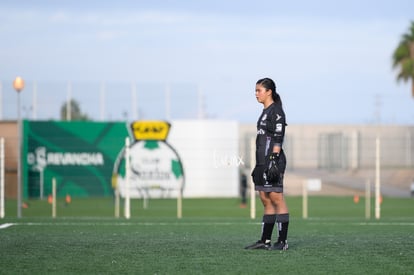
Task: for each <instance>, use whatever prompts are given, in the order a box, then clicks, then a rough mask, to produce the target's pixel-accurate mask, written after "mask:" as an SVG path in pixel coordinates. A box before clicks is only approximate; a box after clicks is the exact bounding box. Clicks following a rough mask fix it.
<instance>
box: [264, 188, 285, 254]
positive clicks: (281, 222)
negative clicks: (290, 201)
mask: <svg viewBox="0 0 414 275" xmlns="http://www.w3.org/2000/svg"><path fill="white" fill-rule="evenodd" d="M269 197H270V199H271V201H272V203H273V205H274V206H275V208H276V221H277V230H278V233H279V237H278V240H277V242H276V243H274V245H273V246H272V249H273V250H286V249H288V244H287V236H288V229H289V209H288V207H287V204H286V200H285V197H284V195H283V193H276V192H271V193H269Z"/></svg>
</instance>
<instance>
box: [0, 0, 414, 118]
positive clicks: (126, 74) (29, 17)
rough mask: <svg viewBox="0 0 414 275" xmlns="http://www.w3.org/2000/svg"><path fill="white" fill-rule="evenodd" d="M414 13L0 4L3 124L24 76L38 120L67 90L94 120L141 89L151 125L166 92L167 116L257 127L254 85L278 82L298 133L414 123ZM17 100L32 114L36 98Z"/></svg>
mask: <svg viewBox="0 0 414 275" xmlns="http://www.w3.org/2000/svg"><path fill="white" fill-rule="evenodd" d="M413 11H414V1H409V0H396V1H372V0H367V1H356V0H347V1H322V0H318V1H244V0H242V1H235V0H228V1H223V0H221V1H216V0H213V1H187V0H183V1H178V0H174V1H95V0H91V1H66V0H63V1H4V0H0V37H1V43H0V81H1V83H2V86H1V87H2V89H1V90H0V91H1V94H0V96H1V97H0V99H1V103H2V104H1V115H2V117H3V119H13V118H15V117H16V111H15V110H16V106H17V103H16V100H15V99H16V95H15V92H14V91H13V90H12V88H11V84H10V83H11V82H12V80H13V79H14V78H15V77H16V76H18V75H19V76H22V77H23V78H24V79H25V80H26V83H28V84H31V83H39V84H38V86H37V93H38V94H41V93H44V95H43V96H39V99H38V101H39V105H41V106H43V109H44V113H43V115H39V118H40V119H41V118H45V119H47V118H50V117H52V116H54V115H55V116H57V115H58V114H56V113H57V112H58V107H56V106H58V105H59V104H60V102H59V103H53V104H52V103H50V104H49V105H48V104H46V103H44V102H46V101H48V100H49V101H52V98H53V97H54V96H56V95H55V94H56V93H57V94H59V95H61V97H62V98H63V99H64V98H65V94H66V93H67V90H68V89H67V87H66V86H67V83H68V82H70V83H73V85H72V86H73V87H72V89H73V93H74V97H75V96H76V95H77V96H78V97H79V100H80V101H81V107H82V109H83V110H84V111H85V112H87V113H89V115H90V116H91V117H92V118H95V119H99V116H100V113H105V117H110V118H115V119H118V118H119V119H121V118H122V116H123V115H122V114H123V113H125V112H128V110H129V108H133V107H131V106H134V105H131V100H135V99H131V97H129V94H130V92H129V89H130V88H129V87H130V83H138V84H137V87H138V89H139V90H140V91H141V96H138V99H136V100H137V103H136V104H137V105H138V106H141V108H142V110H144V109H145V110H146V111H145V112H146V116H145V118H152V117H154V118H157V119H158V118H163V117H165V116H166V114H167V113H168V112H167V111H166V110H165V109H168V107H166V106H168V105H166V104H165V101H166V100H167V99H166V96H165V95H166V94H165V93H164V92H162V93H160V94H159V95H157V96H155V98H152V99H148V101H146V100H147V99H146V97H151V95H152V96H153V95H154V94H155V93H153V92H152V89H155V87H157V89H158V90H160V89H161V90H163V89H166V88H165V87H169V89H171V99H170V100H171V101H172V102H173V108H172V114H171V115H170V116H168V117H169V118H173V119H174V118H195V117H197V112H198V114H199V111H200V109H202V114H203V117H205V118H214V119H226V120H237V121H240V122H242V123H255V122H256V120H257V118H258V116H259V115H260V112H261V110H262V106H261V105H260V104H259V103H257V101H256V99H255V96H254V90H255V83H256V81H257V80H258V79H260V78H263V77H271V78H272V79H274V80H275V81H276V85H277V90H278V92H279V93H280V95H281V97H282V100H283V104H284V109H285V112H286V116H287V120H288V123H290V124H301V123H318V124H337V123H340V124H374V123H381V124H404V125H407V124H408V125H413V124H414V98H413V97H412V96H411V83H403V82H401V83H397V81H396V73H397V72H396V70H394V69H393V68H392V62H391V56H392V52H393V50H394V49H395V48H396V46H397V45H398V42H399V40H400V38H401V36H402V35H403V34H404V33H406V32H407V31H408V28H409V25H410V22H411V21H413V20H414V13H413ZM80 83H89V84H82V85H81V84H80ZM102 83H106V84H105V85H106V86H105V87H107V88H106V89H108V90H110V89H113V90H117V89H118V91H119V92H117V93H115V94H116V95H117V96H118V98H117V99H112V96H111V95H109V93H108V95H107V96H106V97H105V100H104V101H103V100H102V98H98V96H97V93H92V92H90V93H89V97H87V94H88V92H87V91H84V90H87V88H86V87H89V86H88V85H92V86H93V85H95V86H94V87H95V88H96V87H98V88H96V89H97V90H99V89H100V88H99V85H102ZM168 85H169V86H168ZM28 87H31V86H28ZM52 87H53V88H52ZM77 87H82V88H78V89H77ZM110 87H113V88H110ZM120 87H124V88H122V89H121V88H120ZM77 90H78V91H77ZM121 90H122V92H121ZM175 90H180V91H181V92H175ZM123 91H125V92H123ZM146 91H148V92H147V94H145V92H146ZM45 94H46V95H47V96H45ZM98 94H99V93H98ZM126 95H128V96H126ZM200 95H201V96H200ZM20 96H21V99H22V101H23V106H29V105H30V100H31V99H30V97H31V95H30V89H29V88H27V89H26V90H25V91H23V92H22V93H21V95H20ZM167 98H168V96H167ZM200 98H201V99H202V102H201V103H200ZM102 102H105V103H104V105H105V107H100V108H97V107H96V106H97V105H99V103H101V104H102ZM42 104H43V105H42ZM50 105H53V106H54V107H53V108H54V109H53V108H52V107H50ZM200 106H203V107H200ZM49 107H50V108H49ZM26 108H29V107H26ZM49 109H50V110H52V109H53V112H54V113H53V114H52V113H47V112H46V111H47V110H49ZM184 110H187V112H184ZM180 112H181V113H180ZM39 113H40V112H39ZM130 113H133V111H130ZM143 113H144V112H143ZM42 116H43V117H42ZM130 118H131V116H130Z"/></svg>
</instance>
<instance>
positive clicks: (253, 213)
mask: <svg viewBox="0 0 414 275" xmlns="http://www.w3.org/2000/svg"><path fill="white" fill-rule="evenodd" d="M255 152H256V145H255V139H254V138H252V139H251V140H250V168H251V169H253V168H254V167H255V166H256V161H255ZM254 187H255V186H254V182H253V179H252V177H250V218H251V219H255V218H256V190H255V189H254Z"/></svg>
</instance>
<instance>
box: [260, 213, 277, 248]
mask: <svg viewBox="0 0 414 275" xmlns="http://www.w3.org/2000/svg"><path fill="white" fill-rule="evenodd" d="M275 222H276V214H274V215H263V220H262V238H261V240H262V242H264V243H265V242H266V241H270V240H271V239H272V232H273V227H274V226H275Z"/></svg>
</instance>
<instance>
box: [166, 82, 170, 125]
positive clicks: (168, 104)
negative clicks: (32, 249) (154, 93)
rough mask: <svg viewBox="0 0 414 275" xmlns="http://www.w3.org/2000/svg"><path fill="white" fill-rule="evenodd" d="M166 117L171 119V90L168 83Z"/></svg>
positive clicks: (168, 119)
mask: <svg viewBox="0 0 414 275" xmlns="http://www.w3.org/2000/svg"><path fill="white" fill-rule="evenodd" d="M165 118H166V120H167V121H170V120H171V91H170V85H169V84H168V83H167V84H166V85H165Z"/></svg>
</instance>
